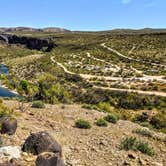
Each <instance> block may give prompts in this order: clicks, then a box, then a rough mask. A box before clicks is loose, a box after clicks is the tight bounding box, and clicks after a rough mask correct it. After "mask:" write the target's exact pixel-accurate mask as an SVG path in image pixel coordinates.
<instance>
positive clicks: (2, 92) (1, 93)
mask: <svg viewBox="0 0 166 166" xmlns="http://www.w3.org/2000/svg"><path fill="white" fill-rule="evenodd" d="M0 74H5V75H8V74H9V70H8V67H7V66H5V65H3V64H0ZM17 96H18V95H17V94H15V93H13V92H11V91H10V90H9V89H6V88H2V87H1V86H0V97H17Z"/></svg>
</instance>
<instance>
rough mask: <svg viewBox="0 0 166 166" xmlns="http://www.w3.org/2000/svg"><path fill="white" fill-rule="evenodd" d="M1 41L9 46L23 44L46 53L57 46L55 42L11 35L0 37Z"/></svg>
mask: <svg viewBox="0 0 166 166" xmlns="http://www.w3.org/2000/svg"><path fill="white" fill-rule="evenodd" d="M0 40H3V41H5V42H6V43H7V44H23V45H25V46H26V47H27V48H29V49H36V50H41V51H46V52H49V51H51V50H52V49H53V47H54V46H55V44H54V43H53V42H51V41H49V40H46V39H39V38H33V37H25V36H16V35H9V34H3V35H0Z"/></svg>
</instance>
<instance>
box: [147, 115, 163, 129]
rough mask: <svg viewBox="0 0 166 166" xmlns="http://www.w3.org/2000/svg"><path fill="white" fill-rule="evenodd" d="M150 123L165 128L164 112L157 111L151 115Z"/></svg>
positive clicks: (158, 127)
mask: <svg viewBox="0 0 166 166" xmlns="http://www.w3.org/2000/svg"><path fill="white" fill-rule="evenodd" d="M150 123H151V124H152V125H153V126H154V127H155V128H157V129H162V128H166V114H165V113H162V112H160V113H157V114H156V115H155V116H153V117H152V119H151V121H150Z"/></svg>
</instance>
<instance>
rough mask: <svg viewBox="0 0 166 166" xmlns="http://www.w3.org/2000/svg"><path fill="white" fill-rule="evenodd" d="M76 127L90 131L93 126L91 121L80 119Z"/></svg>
mask: <svg viewBox="0 0 166 166" xmlns="http://www.w3.org/2000/svg"><path fill="white" fill-rule="evenodd" d="M75 127H77V128H80V129H90V128H91V124H90V122H89V121H87V120H84V119H78V120H77V121H76V122H75Z"/></svg>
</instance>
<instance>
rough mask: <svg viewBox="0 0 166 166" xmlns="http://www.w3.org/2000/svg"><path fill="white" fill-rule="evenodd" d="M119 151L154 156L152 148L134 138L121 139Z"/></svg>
mask: <svg viewBox="0 0 166 166" xmlns="http://www.w3.org/2000/svg"><path fill="white" fill-rule="evenodd" d="M121 149H124V150H134V151H140V152H142V153H145V154H147V155H149V156H153V155H154V150H153V148H151V147H150V146H149V144H148V143H147V142H143V141H141V140H137V138H136V137H126V138H125V139H123V140H122V142H121Z"/></svg>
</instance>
